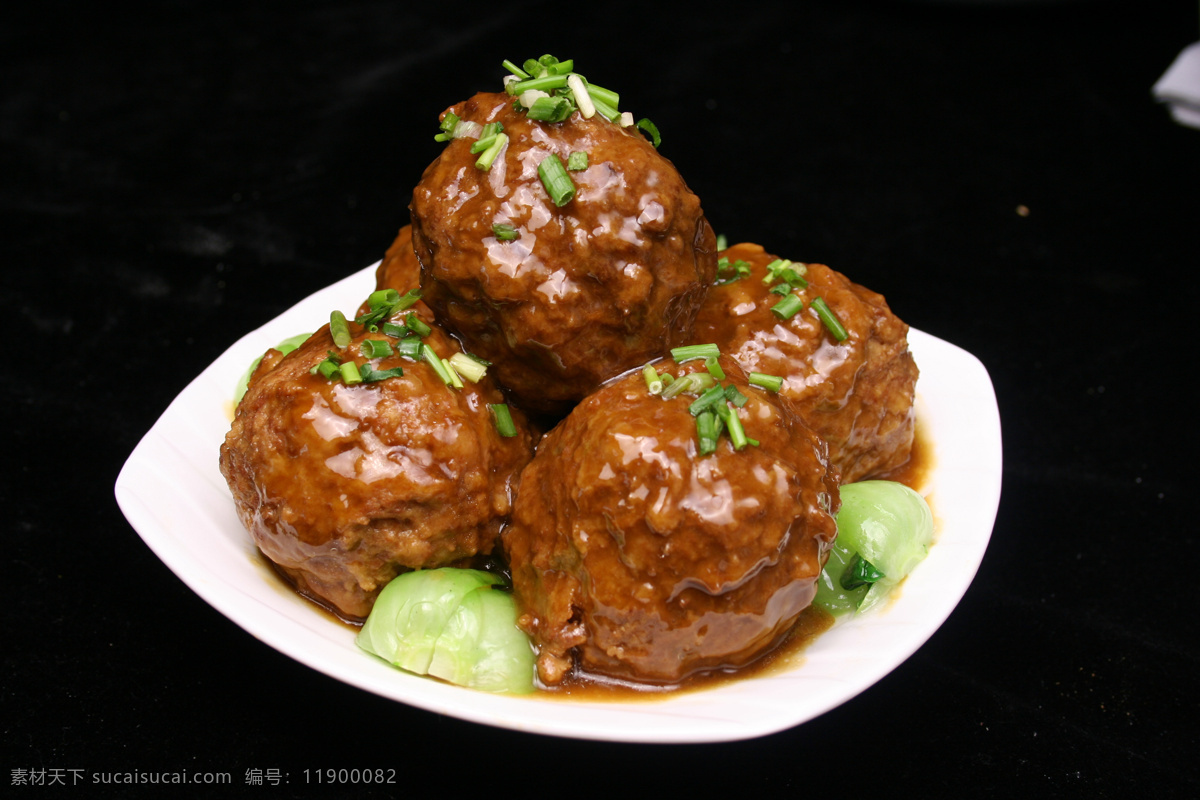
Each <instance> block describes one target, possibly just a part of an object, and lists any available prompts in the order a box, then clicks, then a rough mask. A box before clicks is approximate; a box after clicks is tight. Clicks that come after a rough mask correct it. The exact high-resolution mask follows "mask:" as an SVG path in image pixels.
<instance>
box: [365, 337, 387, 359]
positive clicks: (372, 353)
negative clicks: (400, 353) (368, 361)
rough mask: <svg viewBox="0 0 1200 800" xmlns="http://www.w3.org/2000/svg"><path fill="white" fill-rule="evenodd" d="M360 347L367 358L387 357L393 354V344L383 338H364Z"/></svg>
mask: <svg viewBox="0 0 1200 800" xmlns="http://www.w3.org/2000/svg"><path fill="white" fill-rule="evenodd" d="M359 349H360V350H361V351H362V354H363V355H364V356H366V357H367V358H387V357H388V356H390V355H391V354H392V346H391V345H390V344H388V343H387V342H385V341H384V340H383V339H363V342H362V344H361V345H359Z"/></svg>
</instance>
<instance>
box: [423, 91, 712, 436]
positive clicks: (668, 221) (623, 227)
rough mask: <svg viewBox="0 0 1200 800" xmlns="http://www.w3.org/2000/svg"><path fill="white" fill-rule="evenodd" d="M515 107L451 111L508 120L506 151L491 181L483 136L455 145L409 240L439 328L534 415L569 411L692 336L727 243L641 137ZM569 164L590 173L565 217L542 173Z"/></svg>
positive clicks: (506, 100)
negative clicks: (547, 118) (580, 162)
mask: <svg viewBox="0 0 1200 800" xmlns="http://www.w3.org/2000/svg"><path fill="white" fill-rule="evenodd" d="M513 104H514V99H513V98H512V97H511V96H509V95H507V94H504V93H498V94H478V95H475V96H474V97H472V98H471V99H470V100H467V101H465V102H463V103H460V104H458V105H455V106H452V107H451V108H450V109H448V110H447V112H445V113H450V112H453V113H454V114H456V115H457V116H458V117H459V118H461V119H462V120H466V121H470V122H475V123H479V124H485V123H491V122H498V123H500V124H501V125H503V135H505V136H507V137H508V143H507V145H506V146H505V147H504V149H503V150H502V151H501V152H500V154H499V155H498V156H497V157H496V159H495V161H494V162H493V163H492V165H491V167H490V169H486V170H484V169H480V168H478V167H477V166H476V161H477V159H478V158H479V156H478V155H477V154H473V153H471V152H470V148H471V146H472V144H473V142H474V140H473V139H470V138H459V139H454V140H453V141H451V142H450V143H449V144H447V146H446V149H445V150H444V151H443V152H442V154H441V155H440V156H439V157H438V158H437V160H435V161H434V162H433V163H432V164H431V165H430V166H429V167H428V168H427V169H426V170H425V173H424V175H423V176H422V177H421V181H420V183H419V184H418V185H417V187H416V189H415V190H414V192H413V199H412V206H411V208H412V225H413V243H414V248H415V251H416V255H417V258H418V260H419V261H420V262H421V268H422V273H423V278H422V288H423V290H424V293H425V299H426V301H427V302H428V303H429V305H430V306H431V307H432V308H433V309H434V311H435V312H436V313H437V315H438V318H439V319H440V320H442V321H443V322H444V324H445V325H446V326H447V327H448V328H449V329H451V330H452V331H454V332H455V333H456V334H457V335H458V336H460V337H461V339H462V340H463V342H464V343H465V345H466V347H467V348H468V349H469V350H470V351H471V352H473V353H476V354H478V355H480V356H481V357H483V358H485V359H487V360H489V361H491V362H493V363H494V364H495V369H496V375H497V378H498V379H499V380H500V382H501V383H502V384H503V385H504V386H505V387H506V389H507V390H508V391H509V392H510V393H511V395H512V396H513V397H515V398H517V399H518V402H519V403H520V405H521V406H522V408H524V409H526V410H527V411H531V412H532V411H538V412H546V413H562V412H565V411H566V410H568V409H569V408H570V407H571V406H572V405H573V404H574V403H576V402H578V401H579V400H581V399H582V398H583V397H584V396H586V395H587V394H588V393H589V392H591V391H592V390H594V389H595V388H596V387H597V386H599V385H600V383H601V382H603V381H604V380H606V379H607V378H609V377H611V376H613V375H616V374H618V373H620V372H622V371H624V370H625V369H628V368H630V367H632V366H635V365H638V364H641V363H644V362H645V361H647V360H649V359H651V358H656V357H658V356H660V355H662V354H663V353H664V352H666V350H667V349H668V348H669V347H671V346H673V345H677V344H681V343H683V342H684V341H685V340H687V339H688V337H689V335H690V333H691V328H692V321H693V319H694V317H695V314H696V309H697V308H698V306H699V303H700V301H701V300H702V299H703V297H704V293H705V291H706V290H707V287H708V285H709V284H710V283H711V281H712V279H713V275H714V271H715V269H716V239H715V236H714V234H713V231H712V228H711V227H710V226H709V224H708V221H707V220H706V219H705V217H704V214H703V212H702V210H701V208H700V201H699V199H698V198H697V197H696V195H694V194H693V193H692V192H691V191H690V190H689V189H688V187H687V185H686V184H685V183H684V181H683V179H682V178H681V177H680V175H679V173H678V172H677V171H676V169H675V167H674V165H672V164H671V162H670V161H668V160H667V159H666V158H664V157H663V156H661V155H660V154H659V153H658V151H657V150H655V148H654V147H653V145H651V144H650V143H649V142H648V141H646V139H645V138H643V137H642V136H641V134H640V133H639V132H638V131H637V130H636V129H635V128H632V127H630V128H623V127H621V126H620V125H618V124H615V123H612V122H608V121H606V120H605V119H603V118H601V117H600V116H599V115H596V116H593V117H591V118H590V119H585V118H584V117H583V116H582V115H581V114H580V112H578V111H576V112H574V113H573V114H572V115H571V116H570V117H569V118H568V119H566V120H565V121H563V122H557V123H548V122H540V121H536V120H531V119H529V117H528V116H527V114H525V113H523V112H521V111H518V110H515V109H514V108H513ZM445 113H444V114H443V117H444V116H445ZM572 153H585V154H586V156H587V167H586V169H580V170H576V171H571V172H569V173H568V174H569V176H570V178H571V180H572V182H573V183H574V185H575V188H576V191H575V194H574V197H573V199H571V200H569V201H568V202H565V203H564V204H563V205H562V206H561V207H560V206H557V205H556V204H555V202H554V201H553V200H552V199H551V197H550V195H549V194H548V192H547V189H546V188H545V186H544V185H543V183H542V181H541V179H540V178H539V176H538V166H539V165H540V164H541V163H542V161H543V160H544V159H546V158H547V157H549V156H551V155H554V156H557V157H558V158H559V159H560V161H561V162H562V163H563V164H566V163H568V162H569V160H570V156H571V154H572ZM493 226H508V229H511V231H512V232H513V233H515V238H505V237H504V236H501V235H498V233H497V231H498V230H500V229H498V228H494V227H493ZM508 229H505V233H506V234H507V232H508Z"/></svg>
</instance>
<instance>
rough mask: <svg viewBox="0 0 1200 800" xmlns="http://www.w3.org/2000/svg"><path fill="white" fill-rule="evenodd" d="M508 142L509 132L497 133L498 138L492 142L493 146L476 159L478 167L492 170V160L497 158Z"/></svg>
mask: <svg viewBox="0 0 1200 800" xmlns="http://www.w3.org/2000/svg"><path fill="white" fill-rule="evenodd" d="M506 144H508V134H507V133H497V134H496V140H495V141H494V142H492V146H491V147H489V148H488V149H487V150H484V151H483V152H482V153H480V155H479V158H478V159H476V160H475V166H476V168H478V169H482V170H485V171H486V170H490V169H491V168H492V162H493V161H495V160H496V156H498V155H500V151H501V150H503V149H504V146H505V145H506Z"/></svg>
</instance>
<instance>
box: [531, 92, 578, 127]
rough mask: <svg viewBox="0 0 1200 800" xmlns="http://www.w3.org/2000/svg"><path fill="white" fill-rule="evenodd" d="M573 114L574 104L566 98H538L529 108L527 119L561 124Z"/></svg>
mask: <svg viewBox="0 0 1200 800" xmlns="http://www.w3.org/2000/svg"><path fill="white" fill-rule="evenodd" d="M573 113H575V104H574V103H572V102H571V101H570V99H569V98H566V97H539V98H538V99H537V100H534V101H533V104H532V105H531V106H529V118H530V119H534V120H537V121H538V122H563V121H565V120H566V119H567V118H568V117H570V116H571V115H572V114H573Z"/></svg>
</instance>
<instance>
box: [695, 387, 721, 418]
mask: <svg viewBox="0 0 1200 800" xmlns="http://www.w3.org/2000/svg"><path fill="white" fill-rule="evenodd" d="M724 402H725V388H724V387H723V386H721V385H720V384H717V385H716V386H713V387H712V388H711V389H708V390H707V391H705V392H704V394H702V395H700V397H698V398H697V399H696V400H695V401H693V402H692V404H691V405H690V406H688V411H690V412H691V414H692V416H693V417H695V416H698V415H699V414H701V413H703V412H705V411H709V410H711V409H713V408H715V407H716V405H717V404H718V403H724Z"/></svg>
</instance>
